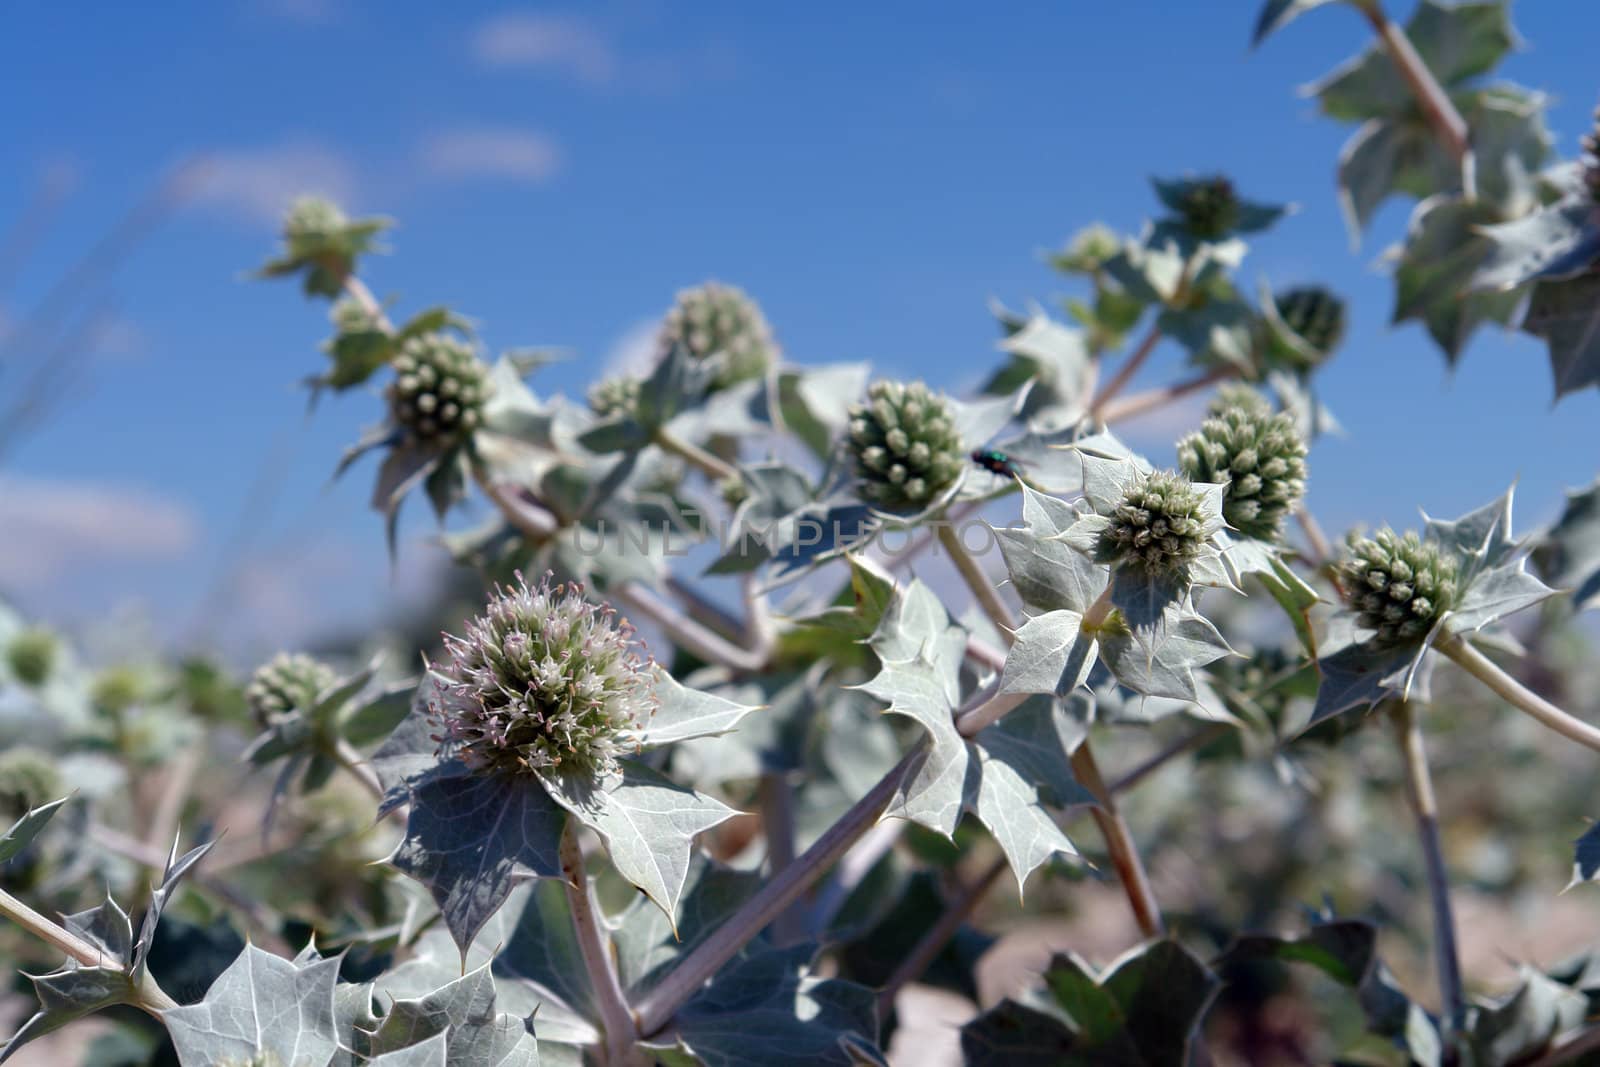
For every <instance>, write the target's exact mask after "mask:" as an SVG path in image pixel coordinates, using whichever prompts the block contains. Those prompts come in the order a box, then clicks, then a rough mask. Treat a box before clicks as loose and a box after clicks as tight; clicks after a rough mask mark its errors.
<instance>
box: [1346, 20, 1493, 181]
mask: <svg viewBox="0 0 1600 1067" xmlns="http://www.w3.org/2000/svg"><path fill="white" fill-rule="evenodd" d="M1359 6H1360V7H1361V11H1362V13H1363V14H1365V15H1366V16H1367V20H1368V21H1369V22H1371V23H1372V28H1373V29H1374V30H1376V31H1377V34H1378V37H1379V39H1380V40H1382V41H1383V46H1384V48H1386V49H1387V50H1388V52H1389V58H1390V59H1392V60H1394V65H1395V67H1396V68H1397V69H1398V70H1399V71H1400V76H1401V77H1402V78H1404V79H1405V80H1406V84H1407V85H1408V86H1410V87H1411V95H1412V96H1414V97H1416V99H1417V106H1418V107H1420V108H1421V109H1422V113H1423V115H1425V116H1426V117H1427V119H1428V125H1430V126H1432V127H1433V132H1434V133H1435V134H1436V135H1437V136H1438V138H1439V143H1440V144H1442V145H1444V147H1445V150H1446V151H1448V152H1449V153H1450V154H1451V155H1452V156H1453V157H1455V160H1456V162H1458V163H1465V162H1466V159H1467V154H1468V153H1469V152H1471V150H1472V141H1471V133H1470V131H1469V130H1468V128H1467V121H1466V119H1464V118H1462V117H1461V112H1459V111H1457V110H1456V106H1455V104H1454V103H1452V102H1451V100H1450V94H1449V93H1447V92H1445V91H1444V87H1443V86H1442V85H1440V84H1439V80H1438V79H1437V78H1435V77H1434V76H1433V71H1431V70H1429V69H1428V64H1427V63H1425V62H1424V61H1423V59H1422V57H1421V56H1420V55H1418V54H1417V50H1416V48H1415V47H1413V45H1412V44H1411V38H1409V37H1407V36H1406V31H1405V30H1403V29H1401V28H1400V27H1399V26H1397V25H1395V24H1394V23H1393V22H1390V21H1389V16H1387V15H1386V14H1384V12H1383V7H1382V5H1381V4H1379V3H1378V0H1370V2H1368V3H1363V4H1361V5H1359Z"/></svg>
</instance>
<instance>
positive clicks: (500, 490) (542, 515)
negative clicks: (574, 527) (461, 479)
mask: <svg viewBox="0 0 1600 1067" xmlns="http://www.w3.org/2000/svg"><path fill="white" fill-rule="evenodd" d="M473 473H474V476H475V477H476V480H477V482H478V488H479V489H482V490H483V495H484V496H486V497H488V498H489V501H490V502H491V503H492V504H494V506H495V507H496V508H498V509H499V510H500V514H501V515H503V516H505V519H506V521H507V522H509V523H510V524H511V525H512V526H515V527H516V528H517V530H518V531H519V532H520V533H521V534H522V535H523V536H524V537H527V538H529V539H531V540H534V541H543V540H545V539H546V538H548V537H549V536H550V535H551V534H553V533H555V532H556V531H557V530H558V529H560V528H561V523H560V522H558V521H557V519H556V517H555V516H554V515H552V514H551V513H550V512H549V510H547V509H546V508H545V507H543V506H542V505H540V504H539V503H537V502H535V501H533V500H529V499H528V498H527V497H525V496H524V495H523V493H522V490H520V489H518V488H517V487H516V486H513V485H507V484H506V483H504V482H495V481H491V480H490V479H489V478H488V476H487V475H486V474H484V473H483V472H481V471H474V472H473Z"/></svg>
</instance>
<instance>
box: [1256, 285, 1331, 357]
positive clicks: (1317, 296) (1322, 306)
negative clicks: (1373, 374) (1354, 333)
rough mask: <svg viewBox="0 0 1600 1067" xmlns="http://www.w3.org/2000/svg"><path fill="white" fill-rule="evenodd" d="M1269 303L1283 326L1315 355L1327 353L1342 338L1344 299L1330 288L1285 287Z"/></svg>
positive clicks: (1310, 286) (1318, 286)
mask: <svg viewBox="0 0 1600 1067" xmlns="http://www.w3.org/2000/svg"><path fill="white" fill-rule="evenodd" d="M1272 303H1273V304H1274V306H1276V308H1277V310H1278V317H1279V318H1280V319H1281V320H1282V321H1283V325H1284V327H1285V328H1286V329H1288V330H1289V332H1290V333H1292V334H1294V335H1295V336H1296V337H1298V338H1299V339H1300V340H1302V341H1304V342H1305V346H1306V347H1307V348H1308V349H1310V350H1311V352H1313V353H1315V354H1316V355H1318V356H1326V355H1328V354H1329V353H1331V352H1332V351H1333V350H1334V349H1336V348H1338V347H1339V342H1340V341H1342V340H1343V339H1344V301H1343V300H1341V299H1339V297H1338V296H1336V295H1334V293H1333V291H1332V290H1330V289H1325V288H1323V287H1322V286H1320V285H1307V286H1300V287H1298V288H1295V289H1285V290H1284V291H1283V292H1281V293H1277V294H1275V295H1274V296H1273V298H1272ZM1304 369H1307V370H1309V369H1310V368H1309V367H1306V368H1304Z"/></svg>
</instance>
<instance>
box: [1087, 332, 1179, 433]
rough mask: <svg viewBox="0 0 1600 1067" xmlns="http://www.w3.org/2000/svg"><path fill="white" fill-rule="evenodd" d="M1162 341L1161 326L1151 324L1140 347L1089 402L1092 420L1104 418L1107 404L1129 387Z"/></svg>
mask: <svg viewBox="0 0 1600 1067" xmlns="http://www.w3.org/2000/svg"><path fill="white" fill-rule="evenodd" d="M1160 342H1161V327H1159V326H1151V327H1150V332H1149V333H1146V334H1145V335H1144V340H1142V341H1140V342H1139V347H1138V348H1135V349H1134V350H1133V354H1132V355H1131V356H1129V357H1128V358H1127V359H1126V360H1125V361H1123V364H1122V366H1121V367H1119V368H1118V369H1117V373H1116V374H1114V375H1112V377H1111V380H1110V381H1109V382H1107V383H1106V384H1105V386H1104V387H1103V388H1102V389H1101V390H1100V392H1099V394H1098V395H1097V396H1095V398H1094V400H1092V401H1091V402H1090V403H1089V419H1090V421H1094V420H1095V419H1102V418H1103V414H1104V412H1105V407H1106V404H1107V403H1109V402H1110V400H1111V398H1112V397H1114V396H1116V395H1117V394H1118V393H1120V392H1122V390H1123V389H1125V388H1127V385H1128V383H1129V382H1131V381H1133V376H1134V375H1136V374H1138V373H1139V370H1140V369H1141V368H1142V367H1143V366H1144V365H1145V361H1146V360H1148V359H1149V358H1150V353H1151V352H1154V351H1155V349H1156V345H1157V344H1159V343H1160Z"/></svg>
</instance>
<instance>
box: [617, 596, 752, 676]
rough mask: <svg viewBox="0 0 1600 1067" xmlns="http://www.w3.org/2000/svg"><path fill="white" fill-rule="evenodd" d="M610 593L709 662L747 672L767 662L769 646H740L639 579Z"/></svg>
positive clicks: (677, 643)
mask: <svg viewBox="0 0 1600 1067" xmlns="http://www.w3.org/2000/svg"><path fill="white" fill-rule="evenodd" d="M611 597H612V599H614V600H615V601H616V602H617V603H619V604H621V605H622V606H623V607H624V608H626V609H627V610H628V611H630V612H632V613H633V614H635V615H638V616H639V617H641V618H643V619H646V620H648V621H649V622H651V623H654V624H655V625H656V626H658V627H660V628H661V631H662V632H663V633H664V634H666V636H667V638H668V639H669V640H670V641H671V642H672V643H673V644H675V645H677V646H679V647H680V648H683V649H686V650H688V651H689V652H693V653H694V654H695V655H696V656H699V657H700V658H701V659H703V660H705V661H706V662H707V663H718V664H721V665H722V666H724V667H728V668H729V669H731V670H735V671H741V672H744V673H749V672H752V671H759V670H761V669H762V668H763V667H765V666H766V665H767V652H766V650H764V649H759V648H754V649H752V648H740V647H739V646H738V645H736V644H734V643H733V642H731V641H729V640H728V639H727V638H725V637H723V636H722V635H721V634H718V633H715V632H713V631H712V630H710V629H708V628H707V627H705V626H702V625H701V624H700V623H698V622H696V621H695V620H693V619H691V618H690V617H689V616H688V615H685V614H684V613H683V612H681V611H679V610H678V609H677V608H675V607H673V606H672V605H671V604H668V603H667V602H666V601H665V600H662V599H661V598H660V597H658V596H656V594H655V593H654V592H652V591H651V590H649V589H647V588H645V587H644V586H642V585H640V584H639V583H637V582H624V583H623V584H622V585H619V586H617V587H616V588H615V589H613V590H611Z"/></svg>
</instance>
